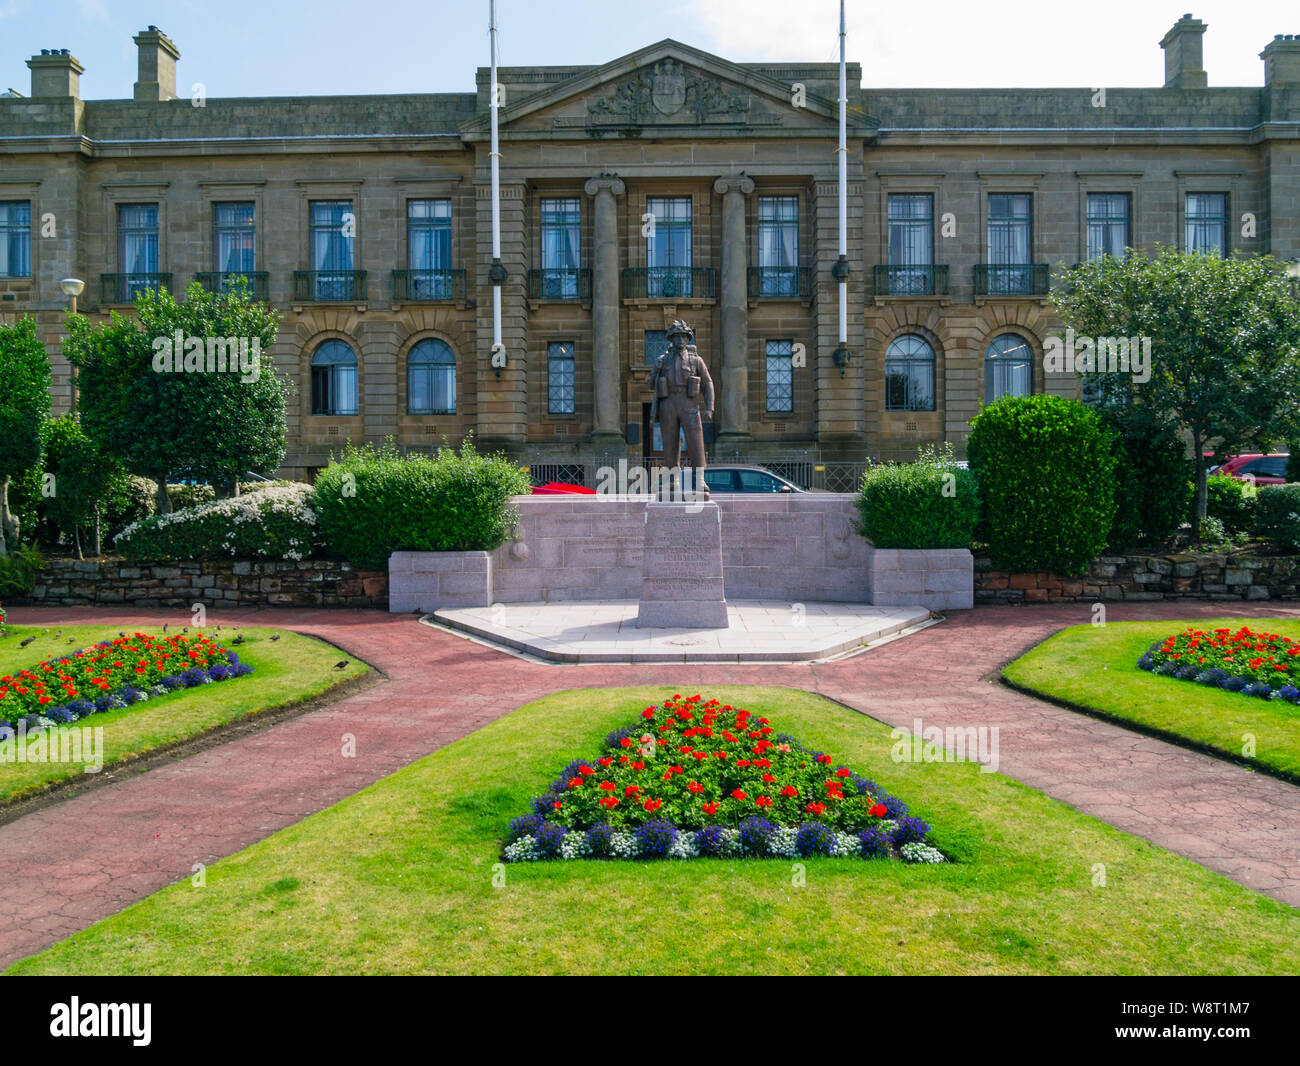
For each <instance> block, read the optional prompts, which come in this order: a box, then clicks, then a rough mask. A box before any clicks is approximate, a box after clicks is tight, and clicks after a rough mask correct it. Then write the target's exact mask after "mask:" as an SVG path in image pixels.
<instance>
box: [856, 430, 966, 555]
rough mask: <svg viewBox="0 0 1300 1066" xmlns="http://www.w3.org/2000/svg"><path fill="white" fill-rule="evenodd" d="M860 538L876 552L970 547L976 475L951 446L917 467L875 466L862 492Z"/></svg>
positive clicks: (932, 452) (922, 457)
mask: <svg viewBox="0 0 1300 1066" xmlns="http://www.w3.org/2000/svg"><path fill="white" fill-rule="evenodd" d="M858 509H859V511H860V512H861V515H862V535H863V536H864V537H866V538H867V539H868V540H869V541H871V543H872V544H874V545H875V546H876V547H877V548H969V547H970V542H971V536H972V534H973V533H974V531H975V523H976V522H977V521H978V520H979V493H978V490H977V486H976V484H975V475H974V474H972V473H971V472H970V470H968V469H965V468H963V467H959V466H958V465H957V461H956V459H955V458H954V457H953V452H952V445H950V444H949V445H945V447H944V449H943V450H942V451H936V449H935V448H934V447H932V446H931V447H929V448H922V449H921V450H920V454H919V456H918V458H917V460H916V462H914V463H882V464H872V465H871V466H869V467H868V468H867V471H866V473H865V474H863V475H862V488H861V490H860V491H859V493H858Z"/></svg>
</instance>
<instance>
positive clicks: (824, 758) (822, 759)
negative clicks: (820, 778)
mask: <svg viewBox="0 0 1300 1066" xmlns="http://www.w3.org/2000/svg"><path fill="white" fill-rule="evenodd" d="M817 761H818V762H830V761H831V757H830V756H829V755H818V756H817Z"/></svg>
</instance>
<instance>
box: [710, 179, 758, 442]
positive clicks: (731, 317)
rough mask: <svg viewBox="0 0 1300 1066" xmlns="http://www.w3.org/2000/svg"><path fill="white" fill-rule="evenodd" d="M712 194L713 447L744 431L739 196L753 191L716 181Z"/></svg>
mask: <svg viewBox="0 0 1300 1066" xmlns="http://www.w3.org/2000/svg"><path fill="white" fill-rule="evenodd" d="M713 191H714V192H715V193H717V194H718V195H719V196H721V197H722V283H721V286H720V293H719V295H720V297H721V299H720V307H721V312H722V313H721V315H720V319H721V327H722V335H721V341H722V344H721V348H722V359H721V365H720V367H719V371H720V372H719V374H718V377H719V379H720V380H719V381H718V390H719V392H720V393H721V397H720V398H721V404H722V410H721V411H720V412H718V413H717V421H718V422H719V423H720V424H721V425H720V430H719V432H718V435H717V441H718V443H719V444H738V443H742V442H745V441H748V440H749V439H750V432H749V256H748V250H747V249H748V242H747V241H746V239H745V197H746V196H748V195H749V194H750V193H752V192H753V191H754V182H753V180H752V179H750V178H746V177H743V176H742V177H726V178H719V179H718V180H717V181H715V182H714V183H713Z"/></svg>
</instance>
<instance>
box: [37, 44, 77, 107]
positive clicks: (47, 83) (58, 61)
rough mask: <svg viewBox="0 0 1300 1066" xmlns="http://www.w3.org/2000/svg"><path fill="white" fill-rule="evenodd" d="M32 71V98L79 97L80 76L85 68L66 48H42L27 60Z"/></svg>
mask: <svg viewBox="0 0 1300 1066" xmlns="http://www.w3.org/2000/svg"><path fill="white" fill-rule="evenodd" d="M27 66H28V67H30V68H31V71H32V96H33V98H39V97H45V98H47V99H48V98H50V97H59V98H61V99H65V100H66V99H68V98H69V97H71V98H72V99H74V100H75V99H77V98H78V97H79V96H80V95H81V74H82V71H84V70H85V69H86V68H85V67H83V66H82V65H81V64H80V63H78V62H77V61H76V59H74V58H73V57H72V56H71V55H69V54H68V50H67V49H66V48H42V49H41V54H40V55H38V56H32V58H31V59H29V60H27Z"/></svg>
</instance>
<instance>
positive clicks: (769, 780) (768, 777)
mask: <svg viewBox="0 0 1300 1066" xmlns="http://www.w3.org/2000/svg"><path fill="white" fill-rule="evenodd" d="M762 780H763V783H764V784H765V785H770V784H771V783H772V782H773V781H775V780H776V778H775V777H773V776H772V775H771V774H764V775H763V779H762Z"/></svg>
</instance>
